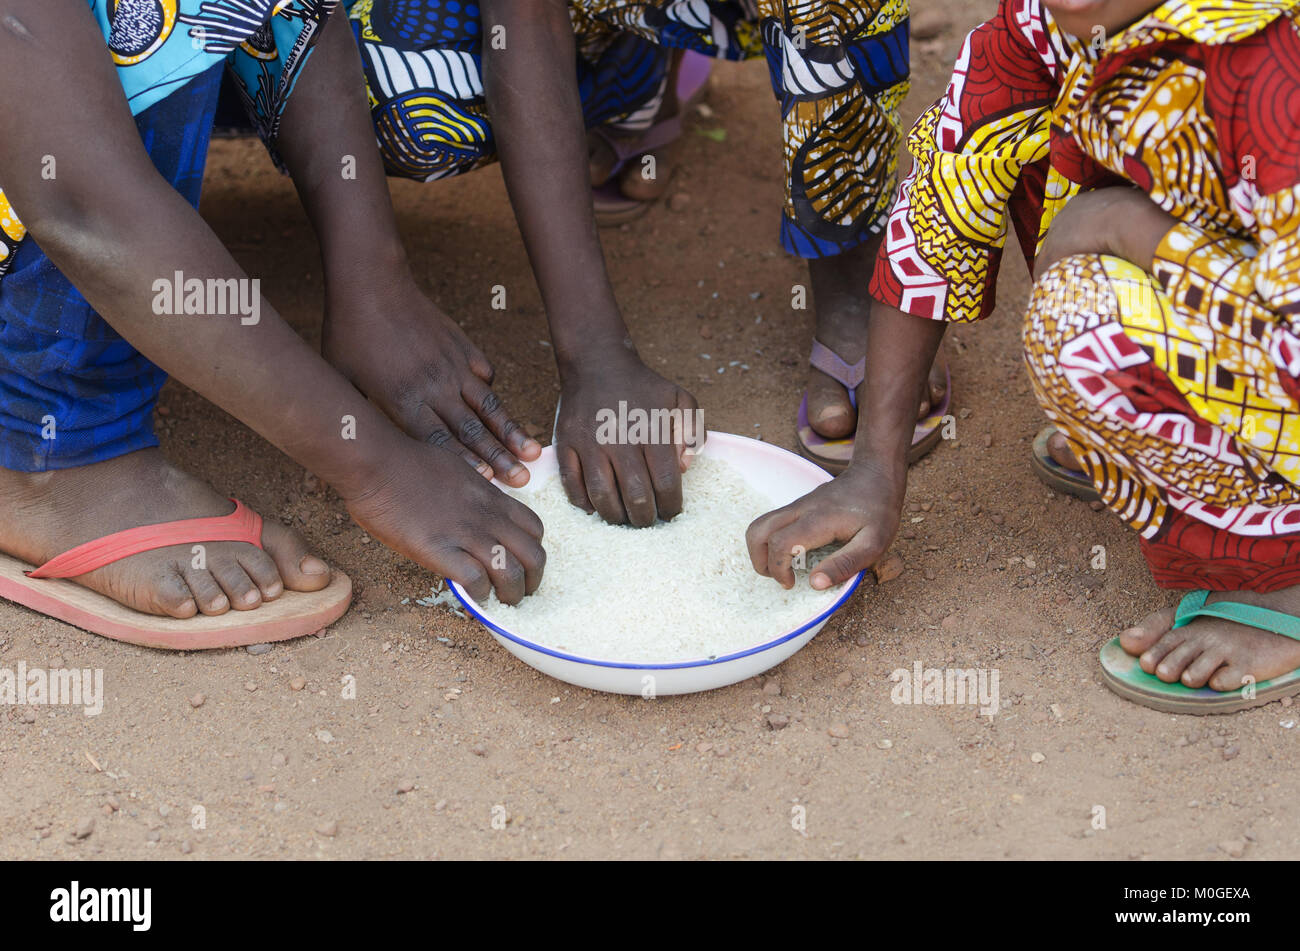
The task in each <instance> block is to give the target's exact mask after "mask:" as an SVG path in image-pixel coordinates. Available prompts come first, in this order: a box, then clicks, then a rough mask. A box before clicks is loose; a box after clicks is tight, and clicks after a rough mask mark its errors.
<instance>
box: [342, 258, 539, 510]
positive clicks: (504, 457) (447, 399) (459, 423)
mask: <svg viewBox="0 0 1300 951" xmlns="http://www.w3.org/2000/svg"><path fill="white" fill-rule="evenodd" d="M329 301H330V303H329V308H328V312H327V313H326V317H325V325H324V330H323V340H322V346H321V350H322V353H323V355H324V357H325V359H327V360H328V361H329V362H330V363H332V364H333V365H334V366H335V367H336V368H337V369H338V370H339V371H340V372H342V373H343V375H344V376H346V377H347V378H348V379H349V380H351V381H352V384H353V385H354V386H356V387H357V388H358V389H359V390H361V392H362V393H364V394H365V395H366V396H368V397H369V398H370V399H372V400H374V401H375V403H377V404H378V405H379V407H380V409H382V410H383V411H384V412H385V413H387V414H388V416H389V417H390V418H391V419H392V420H393V421H394V422H396V423H397V425H398V426H400V427H401V428H402V429H403V430H404V431H405V432H406V433H407V434H408V435H410V436H412V437H413V438H415V439H418V440H420V441H421V442H426V443H429V444H431V445H433V446H440V447H442V448H445V449H449V450H451V451H452V452H455V453H456V454H458V455H459V456H461V457H462V458H463V459H464V460H465V461H466V462H468V463H469V464H470V465H471V466H474V467H475V468H477V469H478V470H479V472H480V473H481V474H482V475H483V476H485V477H486V478H488V479H491V478H492V476H493V474H494V473H495V475H496V477H497V478H499V479H501V480H502V481H503V482H506V483H508V484H509V485H513V486H521V485H524V484H526V483H527V482H528V470H527V469H526V468H524V466H523V465H521V464H520V462H519V460H520V459H526V460H530V461H531V460H533V459H536V458H537V457H538V456H539V455H540V454H541V451H542V447H541V445H540V444H538V442H537V441H536V440H534V439H531V438H529V436H528V434H527V433H525V432H524V431H523V429H522V428H521V427H520V425H519V424H518V423H517V422H515V420H513V419H512V418H511V417H510V415H509V414H508V413H507V412H506V410H505V407H504V406H503V405H502V403H501V400H500V399H499V398H498V397H497V395H496V394H495V393H493V392H492V388H491V386H490V385H489V384H490V383H491V382H492V376H493V370H492V365H491V364H490V363H489V362H488V360H487V357H485V356H484V355H483V352H482V351H481V350H479V349H478V347H476V346H474V344H473V343H471V342H470V340H469V338H468V337H466V336H465V333H464V331H462V330H461V329H460V327H458V326H456V324H455V323H454V322H453V321H452V320H451V319H450V318H448V317H447V316H446V315H445V314H443V313H442V311H441V310H439V309H438V308H437V307H436V306H435V305H434V304H433V303H432V302H431V301H430V300H429V299H428V298H427V297H425V296H424V294H423V293H421V292H420V290H419V288H418V287H416V286H415V284H414V282H412V281H410V280H404V281H398V282H395V283H394V284H391V285H388V286H386V287H384V288H383V290H382V291H379V292H374V290H373V289H368V290H367V292H366V293H352V294H343V293H331V294H330V295H329Z"/></svg>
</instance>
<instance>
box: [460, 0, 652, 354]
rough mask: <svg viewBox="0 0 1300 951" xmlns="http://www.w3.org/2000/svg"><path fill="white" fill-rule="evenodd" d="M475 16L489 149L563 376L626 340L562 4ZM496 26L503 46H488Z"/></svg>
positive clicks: (518, 3) (498, 3)
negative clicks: (492, 141)
mask: <svg viewBox="0 0 1300 951" xmlns="http://www.w3.org/2000/svg"><path fill="white" fill-rule="evenodd" d="M482 10H483V30H484V34H485V36H486V37H487V38H488V39H487V41H486V42H485V45H484V53H483V73H484V86H485V92H486V94H487V101H488V108H489V110H490V111H491V114H492V122H493V126H494V128H495V130H496V138H497V150H498V152H499V153H500V156H501V165H502V171H503V172H504V174H505V180H506V187H507V189H508V190H509V192H510V200H511V203H512V204H513V206H514V209H515V217H516V219H517V220H518V222H519V229H520V232H521V233H522V235H523V239H524V244H525V246H526V247H527V248H528V257H529V260H530V262H531V263H532V266H533V273H534V274H535V275H536V277H537V283H538V286H539V288H540V289H541V292H542V298H543V300H544V302H545V304H546V311H547V315H548V317H549V319H550V322H551V332H552V335H553V336H554V339H555V348H556V358H557V360H559V362H560V365H561V369H562V370H563V369H564V367H565V364H566V363H569V362H571V361H573V360H574V359H575V358H576V357H577V356H578V355H579V354H580V353H583V352H590V350H591V348H599V347H611V348H622V347H623V346H624V342H625V340H626V338H627V328H626V326H625V325H624V323H623V320H622V317H621V316H620V315H619V311H618V305H617V303H616V302H615V300H614V292H613V288H612V287H611V286H610V283H609V278H608V275H607V274H606V270H605V259H604V255H603V253H602V251H601V247H600V240H599V238H598V237H597V234H596V221H595V217H594V216H593V214H592V210H591V197H590V196H591V176H590V171H589V167H588V161H587V148H586V130H585V128H584V126H583V121H582V101H581V99H580V97H579V95H578V83H577V77H576V74H575V72H574V65H573V64H574V55H575V54H574V42H573V29H572V27H571V25H570V23H569V16H568V11H567V8H566V6H565V4H564V3H563V2H560V0H546V2H536V0H534V2H523V0H488V2H485V3H484V4H483V5H482ZM498 27H500V28H503V29H504V31H505V32H504V34H503V35H504V38H505V44H504V45H505V47H506V48H505V49H497V48H496V47H497V45H499V44H496V43H494V42H493V36H494V30H496V29H497V28H498ZM498 35H500V34H498Z"/></svg>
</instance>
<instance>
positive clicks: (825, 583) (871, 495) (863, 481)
mask: <svg viewBox="0 0 1300 951" xmlns="http://www.w3.org/2000/svg"><path fill="white" fill-rule="evenodd" d="M906 489H907V470H906V468H904V470H903V472H902V473H901V475H900V474H895V473H886V472H884V471H883V470H880V469H877V467H874V466H872V465H870V464H858V463H855V464H853V465H851V466H849V468H848V469H846V470H845V471H844V472H843V473H841V474H840V475H839V476H838V477H837V478H835V479H833V480H832V481H830V482H827V483H824V484H823V485H819V486H818V487H817V488H815V489H813V490H812V491H811V492H809V493H808V494H807V495H805V496H804V497H803V498H801V499H796V500H795V501H793V502H791V503H790V504H789V505H787V506H785V507H784V508H779V509H777V510H776V511H774V512H768V513H767V514H766V515H764V516H761V517H760V518H757V519H755V520H754V522H753V524H751V525H750V526H749V530H748V531H746V532H745V543H746V544H747V545H748V546H749V560H750V561H751V562H753V564H754V570H755V571H757V572H758V573H759V574H760V575H765V576H767V577H769V578H775V579H776V580H777V581H778V582H780V584H781V586H782V587H783V588H793V587H794V581H795V577H794V568H793V566H792V561H793V559H794V557H795V555H796V554H798V553H800V552H811V551H813V550H814V549H817V548H820V547H822V546H823V545H829V544H830V543H831V542H840V543H846V544H844V547H842V548H841V549H840V550H839V551H837V552H835V553H834V554H832V555H828V556H827V557H826V558H824V559H822V561H820V562H819V563H817V564H816V565H813V566H811V567H812V573H811V574H810V575H809V578H808V580H809V583H810V584H811V585H812V586H813V587H814V588H816V589H818V590H819V591H820V590H824V589H826V588H830V587H833V586H835V585H837V584H840V583H841V582H843V581H847V580H848V579H849V578H852V577H853V576H854V575H855V574H857V573H858V572H859V571H862V570H863V569H864V568H870V567H871V566H872V565H874V564H875V563H876V562H877V561H878V560H879V559H880V557H881V556H882V555H883V554H884V553H885V552H886V551H887V550H888V548H889V545H890V543H891V542H892V541H893V540H894V536H895V535H896V534H897V533H898V521H899V516H900V513H901V512H902V509H903V496H904V494H905V492H906Z"/></svg>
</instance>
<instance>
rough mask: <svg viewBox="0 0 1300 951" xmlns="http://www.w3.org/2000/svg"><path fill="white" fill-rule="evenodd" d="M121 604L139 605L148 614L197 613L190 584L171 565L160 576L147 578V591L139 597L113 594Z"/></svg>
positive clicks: (182, 614)
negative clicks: (123, 596)
mask: <svg viewBox="0 0 1300 951" xmlns="http://www.w3.org/2000/svg"><path fill="white" fill-rule="evenodd" d="M113 597H114V599H115V600H118V601H121V602H122V603H123V604H128V605H133V606H134V605H139V606H140V608H141V610H144V611H147V612H149V613H150V614H163V615H166V616H168V617H175V618H191V617H194V615H196V614H198V613H199V606H198V604H197V602H195V600H194V594H193V592H191V591H190V586H189V585H188V584H186V583H185V578H184V577H183V576H182V575H181V572H180V569H179V568H176V567H175V566H172V567H171V569H170V570H169V571H164V572H163V574H162V575H161V576H158V577H154V578H150V579H149V588H148V593H147V594H145V596H144V597H139V598H122V597H119V596H117V595H113Z"/></svg>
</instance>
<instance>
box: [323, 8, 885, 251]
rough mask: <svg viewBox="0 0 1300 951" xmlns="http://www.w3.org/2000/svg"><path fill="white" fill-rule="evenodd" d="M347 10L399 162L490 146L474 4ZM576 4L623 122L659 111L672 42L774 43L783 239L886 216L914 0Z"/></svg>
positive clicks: (811, 245)
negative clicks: (909, 2) (910, 7)
mask: <svg viewBox="0 0 1300 951" xmlns="http://www.w3.org/2000/svg"><path fill="white" fill-rule="evenodd" d="M453 8H455V9H454V10H453ZM349 15H350V16H351V18H352V20H353V25H354V29H355V31H356V33H357V37H358V40H359V42H360V45H361V50H362V60H363V63H364V65H365V72H366V80H367V85H368V87H369V90H370V104H371V113H372V118H373V120H374V123H375V129H376V133H377V137H378V140H379V146H380V150H381V152H382V154H383V156H384V161H385V163H386V166H387V168H388V170H389V172H390V174H394V175H402V176H405V177H410V178H417V179H423V180H430V179H436V178H444V177H447V176H449V175H455V174H460V173H463V172H466V171H470V170H472V169H475V168H479V167H481V166H482V165H485V164H487V163H489V162H492V161H494V160H495V158H496V154H495V140H494V139H493V136H492V129H491V121H490V117H489V116H488V113H487V108H486V101H485V98H484V95H483V83H482V76H481V64H482V56H481V54H482V48H483V43H484V42H486V41H487V38H486V37H483V36H481V35H480V28H479V16H478V10H477V7H476V6H475V5H474V4H473V3H472V2H465V3H460V2H456V3H452V2H449V0H352V2H351V3H350V4H349ZM569 17H570V20H571V22H572V24H573V29H574V34H575V37H576V44H577V48H578V54H579V55H578V57H577V58H578V63H577V70H578V80H579V91H580V93H581V96H582V106H583V114H584V119H585V121H586V124H587V126H588V128H594V129H602V130H605V131H607V132H611V133H614V134H616V135H619V136H622V137H627V136H628V135H629V134H630V133H640V132H644V131H645V130H646V129H647V128H649V127H650V126H651V125H652V124H653V123H654V122H656V121H657V116H658V113H659V107H660V105H661V104H662V102H663V101H664V96H665V94H666V91H667V82H668V77H669V75H670V72H669V69H668V61H669V57H668V51H669V50H682V51H687V52H689V53H693V54H699V55H702V56H708V57H712V58H716V59H729V60H743V59H755V58H758V57H760V56H761V57H764V58H765V59H766V61H767V65H768V71H769V75H770V79H771V85H772V90H773V92H774V93H775V94H776V97H777V99H778V102H779V104H780V116H781V124H782V132H783V136H782V138H783V141H784V156H785V168H786V173H787V174H786V176H785V183H786V187H785V200H784V202H783V207H782V212H783V213H782V216H781V240H782V243H783V245H784V246H785V248H786V250H788V251H789V252H790V253H792V254H796V255H799V256H800V257H808V258H814V257H823V256H829V255H835V254H840V253H842V252H843V251H845V250H847V249H849V248H852V247H855V246H857V245H859V244H861V243H862V242H864V241H866V240H868V239H869V238H871V237H873V236H874V235H876V234H877V233H878V232H879V231H880V229H881V227H883V225H884V222H885V218H886V216H887V214H888V212H889V206H890V203H891V201H892V197H893V190H894V183H895V176H896V171H897V153H898V144H899V142H900V140H901V138H902V125H901V121H900V119H899V115H898V108H899V105H900V103H901V102H902V99H903V97H904V96H905V95H906V94H907V86H908V79H907V77H908V44H907V31H908V19H907V0H837V2H831V3H827V2H822V0H710V2H707V3H706V2H703V0H691V2H681V0H571V2H570V3H569Z"/></svg>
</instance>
